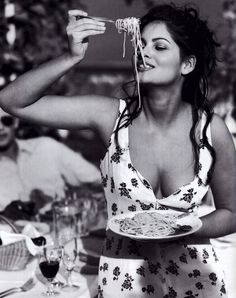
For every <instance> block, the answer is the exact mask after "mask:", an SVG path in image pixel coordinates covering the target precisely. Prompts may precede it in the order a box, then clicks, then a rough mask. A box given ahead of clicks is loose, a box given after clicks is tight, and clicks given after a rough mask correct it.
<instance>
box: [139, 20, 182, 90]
mask: <svg viewBox="0 0 236 298" xmlns="http://www.w3.org/2000/svg"><path fill="white" fill-rule="evenodd" d="M142 44H143V52H144V60H145V63H146V65H147V67H145V66H144V65H143V63H142V59H140V60H139V61H138V65H137V66H138V73H139V80H140V83H143V84H155V85H159V86H168V85H171V84H173V83H174V82H177V81H178V80H180V79H181V77H182V76H181V74H182V67H183V63H182V61H181V58H180V49H179V47H178V45H177V44H176V43H175V41H174V40H173V38H172V37H171V35H170V33H169V32H168V30H167V27H166V25H165V24H164V23H157V22H154V23H150V24H148V25H147V26H146V27H145V28H144V29H143V31H142Z"/></svg>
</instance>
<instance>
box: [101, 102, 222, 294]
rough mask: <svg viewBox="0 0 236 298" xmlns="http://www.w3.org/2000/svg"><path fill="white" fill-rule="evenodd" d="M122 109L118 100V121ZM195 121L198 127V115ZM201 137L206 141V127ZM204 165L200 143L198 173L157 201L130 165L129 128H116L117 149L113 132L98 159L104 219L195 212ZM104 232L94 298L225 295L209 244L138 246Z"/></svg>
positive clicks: (139, 243)
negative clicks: (172, 211) (144, 213)
mask: <svg viewBox="0 0 236 298" xmlns="http://www.w3.org/2000/svg"><path fill="white" fill-rule="evenodd" d="M125 106H126V102H125V101H123V100H120V107H119V115H118V119H119V117H120V115H121V113H122V111H123V110H124V108H125ZM118 119H117V120H116V125H117V123H118ZM201 121H202V123H201V126H202V127H203V125H204V121H205V117H204V115H203V117H202V120H201ZM115 127H116V126H115ZM207 136H208V139H209V142H210V141H211V136H210V129H208V131H207ZM210 164H211V155H210V153H209V151H208V150H207V149H206V148H205V147H204V146H203V145H201V146H200V156H199V172H198V174H197V175H196V176H195V178H194V180H193V181H192V182H190V183H189V184H187V185H184V186H182V187H180V188H179V189H178V190H177V191H176V192H174V193H173V194H172V195H170V196H168V197H166V198H161V199H157V198H156V197H155V194H154V192H153V189H152V187H151V185H150V183H149V182H148V181H147V180H146V179H145V178H144V177H143V176H142V175H141V174H140V173H139V172H138V170H137V169H135V167H134V166H133V165H132V162H131V159H130V152H129V130H128V127H124V128H122V129H121V130H120V131H119V146H116V143H115V140H114V133H113V134H112V136H111V139H110V144H109V147H108V149H107V152H106V155H105V157H104V159H103V160H102V161H101V174H102V183H103V187H104V191H105V196H106V200H107V210H108V219H110V218H111V217H113V216H115V215H118V214H122V213H127V212H128V213H130V212H133V211H141V210H152V209H153V210H154V209H159V210H162V209H164V210H168V209H171V208H172V207H173V208H175V210H176V208H181V209H182V210H183V209H184V210H186V211H190V210H193V209H196V208H197V207H198V206H199V205H200V204H201V201H202V199H203V197H204V195H205V194H206V193H207V191H208V188H209V186H208V185H206V179H207V173H208V171H209V167H210ZM106 234H107V235H106V240H105V242H104V247H103V252H102V256H101V258H100V265H99V285H98V297H99V298H103V297H105V298H108V297H113V298H116V297H117V298H119V297H135V298H137V297H140V298H141V297H157V298H177V297H178V298H194V297H197V298H203V297H204V298H217V297H226V290H225V284H224V280H223V272H221V270H220V266H219V263H218V259H217V257H216V254H215V252H214V250H213V248H212V246H211V244H210V242H209V241H205V242H204V241H203V243H201V244H197V245H196V244H194V243H192V244H191V243H189V242H186V241H187V240H185V239H183V238H181V240H178V241H176V240H175V241H170V242H161V243H160V242H156V241H146V242H142V241H136V240H133V239H130V238H128V237H122V236H120V235H117V234H115V233H113V232H112V231H111V230H109V229H108V230H107V232H106Z"/></svg>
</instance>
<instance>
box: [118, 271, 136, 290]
mask: <svg viewBox="0 0 236 298" xmlns="http://www.w3.org/2000/svg"><path fill="white" fill-rule="evenodd" d="M132 281H134V279H133V278H132V276H131V275H129V274H128V273H126V274H125V280H124V282H123V284H122V285H121V287H122V288H121V291H124V289H125V290H129V291H130V290H132V289H133V287H132Z"/></svg>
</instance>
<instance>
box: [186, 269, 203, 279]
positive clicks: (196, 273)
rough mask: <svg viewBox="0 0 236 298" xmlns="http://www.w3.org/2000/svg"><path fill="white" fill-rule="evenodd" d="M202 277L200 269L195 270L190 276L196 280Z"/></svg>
mask: <svg viewBox="0 0 236 298" xmlns="http://www.w3.org/2000/svg"><path fill="white" fill-rule="evenodd" d="M200 275H201V272H200V271H199V270H198V269H194V270H193V272H191V273H189V274H188V276H189V277H195V278H196V277H198V276H200Z"/></svg>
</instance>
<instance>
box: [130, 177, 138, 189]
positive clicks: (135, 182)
mask: <svg viewBox="0 0 236 298" xmlns="http://www.w3.org/2000/svg"><path fill="white" fill-rule="evenodd" d="M131 184H132V185H133V186H134V187H138V180H137V179H136V178H132V179H131Z"/></svg>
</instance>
